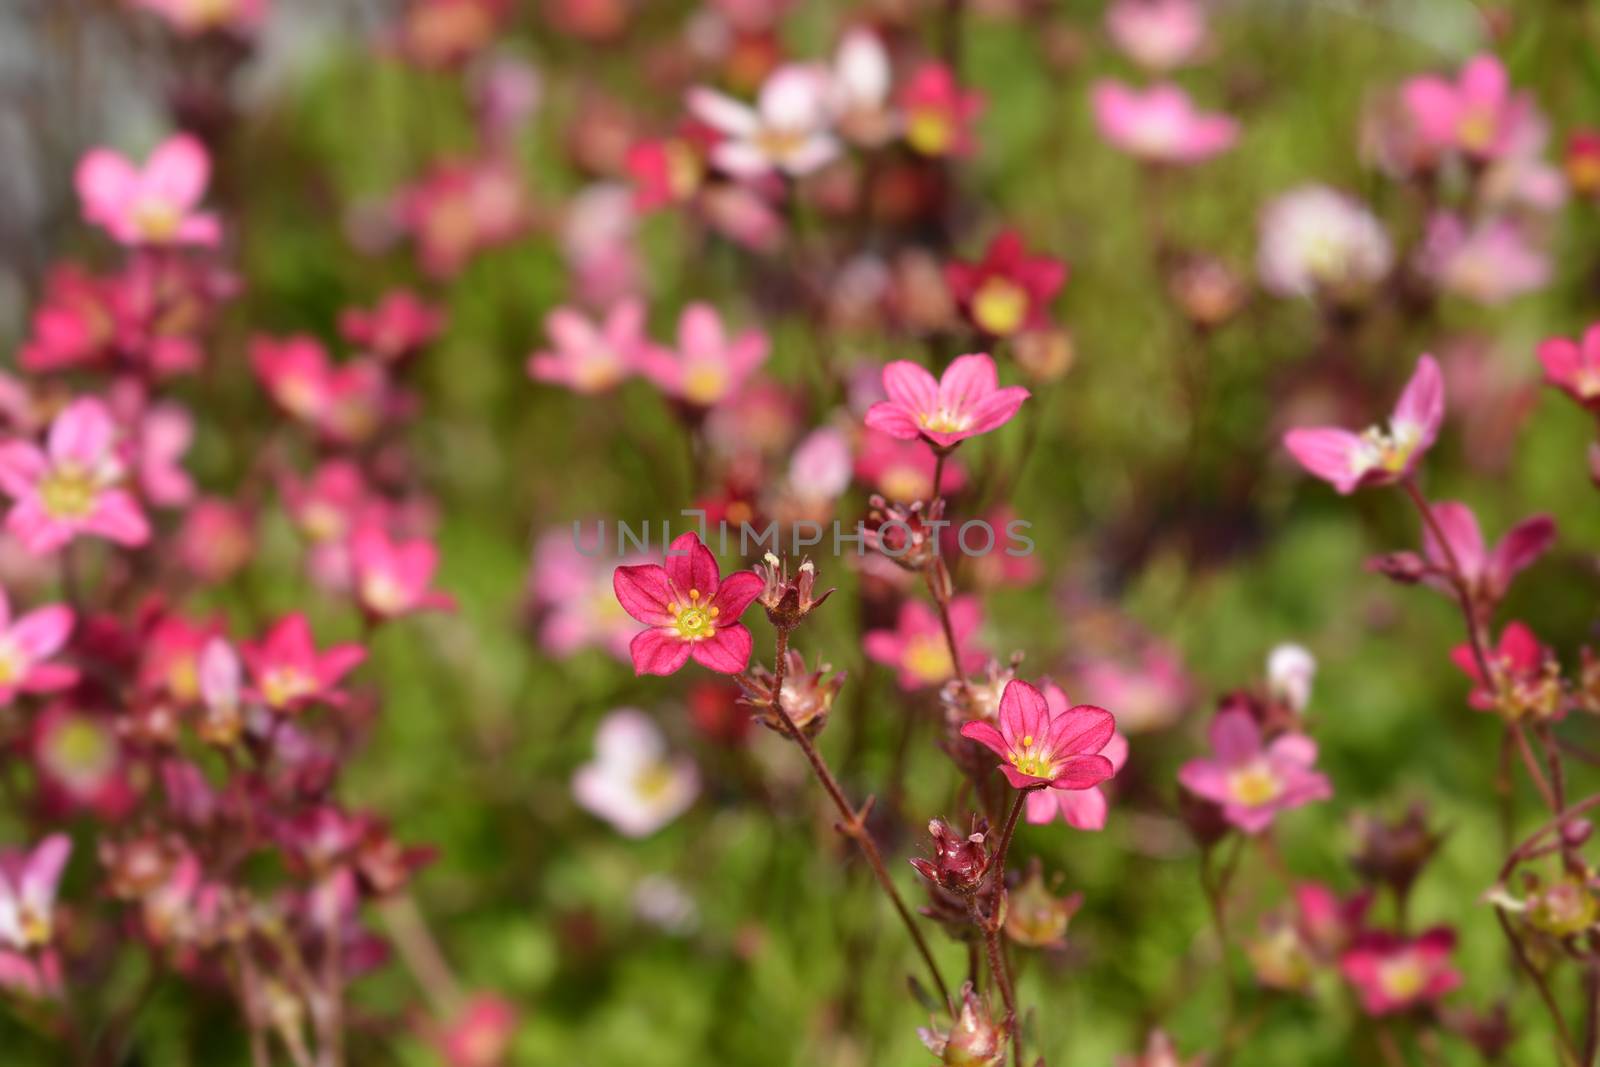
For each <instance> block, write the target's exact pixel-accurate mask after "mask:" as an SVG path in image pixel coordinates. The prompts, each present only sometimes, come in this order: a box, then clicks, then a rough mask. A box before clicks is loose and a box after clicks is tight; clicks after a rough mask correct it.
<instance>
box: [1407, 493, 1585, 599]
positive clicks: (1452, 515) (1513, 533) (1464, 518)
mask: <svg viewBox="0 0 1600 1067" xmlns="http://www.w3.org/2000/svg"><path fill="white" fill-rule="evenodd" d="M1433 516H1434V518H1435V519H1436V520H1437V521H1438V523H1439V528H1440V530H1441V531H1442V532H1443V533H1444V539H1445V542H1446V543H1447V544H1448V545H1449V549H1450V551H1449V553H1448V554H1447V553H1446V551H1445V546H1444V545H1441V544H1440V543H1439V540H1438V539H1437V538H1436V537H1434V536H1433V528H1432V527H1431V526H1428V525H1426V524H1424V526H1423V528H1422V545H1423V551H1424V553H1425V555H1426V556H1427V559H1428V563H1430V564H1431V565H1432V566H1433V568H1434V569H1435V572H1436V573H1435V574H1434V575H1432V576H1430V579H1429V580H1430V581H1431V582H1432V584H1434V585H1436V586H1438V587H1440V588H1442V589H1445V590H1446V591H1447V592H1448V591H1450V590H1449V588H1448V586H1447V583H1446V582H1445V580H1444V578H1443V577H1442V574H1443V573H1444V572H1445V571H1447V570H1448V569H1449V564H1450V559H1451V557H1454V559H1455V562H1456V563H1457V564H1459V565H1460V567H1461V571H1462V575H1461V576H1462V577H1463V578H1465V579H1466V582H1467V585H1468V587H1469V588H1470V589H1471V590H1472V591H1473V593H1474V594H1475V595H1476V596H1477V597H1479V598H1481V599H1483V600H1485V601H1487V602H1489V603H1495V602H1498V601H1499V600H1501V599H1502V598H1503V597H1504V596H1505V595H1506V590H1507V589H1508V588H1509V587H1510V585H1511V579H1513V578H1515V577H1516V576H1517V575H1518V574H1520V573H1521V572H1522V571H1524V570H1527V569H1528V568H1529V567H1531V566H1533V564H1534V562H1535V561H1537V560H1538V558H1539V557H1540V556H1542V555H1544V554H1545V552H1546V551H1548V550H1549V548H1550V546H1551V545H1552V544H1553V543H1555V539H1556V524H1555V520H1553V519H1551V518H1550V516H1548V515H1535V516H1533V517H1532V518H1528V519H1524V520H1523V521H1521V522H1519V523H1517V524H1516V525H1515V526H1513V527H1512V528H1511V529H1510V530H1508V531H1506V535H1505V537H1504V538H1502V539H1501V541H1500V543H1499V544H1497V545H1495V546H1494V548H1493V549H1492V550H1491V549H1487V548H1485V546H1484V543H1483V531H1482V530H1481V529H1480V528H1479V527H1478V518H1477V516H1475V515H1474V514H1473V513H1472V509H1471V508H1469V507H1467V505H1465V504H1462V503H1459V502H1457V501H1454V500H1439V501H1434V503H1433Z"/></svg>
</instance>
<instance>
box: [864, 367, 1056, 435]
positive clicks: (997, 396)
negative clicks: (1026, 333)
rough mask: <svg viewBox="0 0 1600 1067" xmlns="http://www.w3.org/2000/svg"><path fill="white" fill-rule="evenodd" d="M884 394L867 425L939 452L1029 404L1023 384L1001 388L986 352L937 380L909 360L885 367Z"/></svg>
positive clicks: (1000, 423) (994, 425)
mask: <svg viewBox="0 0 1600 1067" xmlns="http://www.w3.org/2000/svg"><path fill="white" fill-rule="evenodd" d="M883 389H884V392H885V393H887V394H888V397H889V399H888V400H885V401H882V402H880V403H877V404H874V405H872V407H870V408H868V409H867V416H866V423H867V425H868V426H869V427H871V428H872V429H874V430H881V431H882V432H883V433H886V434H888V435H889V436H891V437H898V438H901V439H902V440H911V439H913V438H916V437H922V438H924V439H925V440H927V441H928V442H929V443H930V444H932V445H934V446H935V447H937V448H949V447H950V446H952V445H954V444H957V443H958V442H961V441H965V440H966V439H967V438H969V437H975V436H977V435H978V434H980V433H988V432H989V431H990V430H994V429H998V428H999V427H1001V426H1004V425H1005V424H1006V423H1007V422H1010V421H1011V417H1012V416H1013V415H1015V414H1016V413H1017V409H1018V408H1020V407H1021V406H1022V402H1023V401H1024V400H1026V399H1028V391H1027V390H1026V389H1024V388H1022V387H1021V386H1020V385H1011V386H1007V387H1006V388H1004V389H1002V388H1000V382H999V377H998V376H997V375H996V373H995V367H994V360H992V359H990V358H989V356H988V354H987V353H976V354H969V355H965V356H959V357H957V358H956V360H955V361H954V362H952V363H951V364H950V366H948V367H946V368H945V372H944V374H943V375H941V376H940V377H939V378H937V379H936V378H934V376H933V375H932V374H929V373H928V372H927V371H926V370H924V369H923V368H922V367H920V366H918V365H917V364H915V363H912V362H911V361H910V360H904V359H900V360H895V361H894V362H893V363H890V364H889V365H888V366H886V367H884V368H883Z"/></svg>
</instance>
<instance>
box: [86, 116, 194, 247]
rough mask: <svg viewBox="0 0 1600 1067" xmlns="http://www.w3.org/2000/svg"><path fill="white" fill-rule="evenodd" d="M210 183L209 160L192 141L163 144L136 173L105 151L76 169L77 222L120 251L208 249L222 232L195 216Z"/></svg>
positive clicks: (174, 140)
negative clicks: (122, 247) (103, 236)
mask: <svg viewBox="0 0 1600 1067" xmlns="http://www.w3.org/2000/svg"><path fill="white" fill-rule="evenodd" d="M210 180H211V157H210V156H208V155H207V154H206V150H205V146H204V145H202V144H201V143H200V142H199V141H198V140H196V139H195V138H194V137H191V136H189V135H188V134H186V133H180V134H177V135H176V136H173V137H169V138H168V139H167V140H165V141H163V142H162V143H161V144H160V145H159V146H157V148H156V150H155V151H154V152H152V153H151V154H150V159H149V160H148V161H147V162H146V163H145V165H144V167H143V168H142V169H141V168H139V167H136V166H134V165H133V164H132V163H131V162H129V161H128V159H127V158H126V157H124V156H122V155H119V154H118V153H116V152H113V151H111V150H110V149H108V148H96V149H94V150H93V151H92V152H89V153H88V154H87V155H85V156H84V157H83V159H82V160H80V161H79V163H78V171H77V175H76V182H77V187H78V198H79V199H80V200H82V201H83V218H84V221H86V222H92V223H94V224H95V225H97V226H100V227H101V228H103V229H104V230H105V231H106V232H107V233H109V234H111V236H112V237H114V238H115V239H116V240H117V241H118V242H119V243H120V244H125V245H173V244H194V245H214V244H216V243H217V241H218V240H220V239H221V236H222V230H221V227H220V225H219V224H218V222H217V217H216V216H215V215H210V214H205V213H196V212H195V210H194V209H195V206H196V205H197V204H199V202H200V198H201V197H202V196H204V195H205V191H206V183H207V182H209V181H210Z"/></svg>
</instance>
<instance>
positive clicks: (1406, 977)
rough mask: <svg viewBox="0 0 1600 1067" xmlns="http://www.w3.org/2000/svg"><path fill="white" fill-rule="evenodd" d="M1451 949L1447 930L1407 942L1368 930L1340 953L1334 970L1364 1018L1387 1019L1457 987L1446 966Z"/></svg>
mask: <svg viewBox="0 0 1600 1067" xmlns="http://www.w3.org/2000/svg"><path fill="white" fill-rule="evenodd" d="M1455 947H1456V935H1455V933H1454V931H1452V930H1450V929H1449V928H1448V927H1443V926H1436V927H1434V928H1433V929H1431V930H1429V931H1427V932H1426V933H1423V934H1421V935H1419V936H1417V937H1413V938H1406V937H1401V936H1399V935H1398V934H1391V933H1386V932H1383V931H1376V930H1374V931H1370V932H1368V933H1365V934H1362V935H1361V936H1360V937H1358V938H1357V939H1356V942H1355V944H1354V945H1352V946H1351V947H1350V948H1349V949H1348V950H1346V951H1345V954H1344V955H1343V956H1342V957H1340V959H1339V970H1340V971H1341V972H1343V974H1344V977H1345V981H1347V982H1349V983H1350V984H1351V985H1352V986H1354V987H1355V991H1356V994H1357V996H1359V997H1360V999H1361V1007H1362V1008H1363V1009H1364V1010H1365V1011H1366V1012H1367V1014H1369V1015H1390V1014H1393V1013H1394V1012H1398V1011H1405V1010H1406V1009H1408V1008H1413V1007H1416V1006H1417V1005H1419V1004H1431V1003H1433V1002H1434V1001H1436V1000H1439V999H1440V998H1441V997H1443V996H1444V995H1445V994H1447V993H1449V992H1450V991H1451V990H1453V989H1455V988H1456V987H1457V986H1459V985H1460V984H1461V973H1460V972H1459V971H1457V970H1456V969H1455V968H1454V967H1453V966H1451V964H1450V954H1451V953H1452V952H1453V951H1455Z"/></svg>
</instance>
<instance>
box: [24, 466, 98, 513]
mask: <svg viewBox="0 0 1600 1067" xmlns="http://www.w3.org/2000/svg"><path fill="white" fill-rule="evenodd" d="M98 492H99V486H98V485H97V484H96V482H95V478H94V476H93V475H92V474H91V473H90V472H88V471H86V470H84V469H83V468H82V467H79V466H77V465H76V464H72V463H63V464H61V465H60V466H58V467H56V468H55V469H54V470H52V471H51V472H50V473H49V474H46V475H45V476H44V478H43V479H41V480H40V482H39V501H40V503H42V504H43V505H44V510H45V511H47V512H48V513H49V514H50V516H51V517H52V518H57V519H82V518H86V517H87V516H88V515H89V513H90V512H92V511H94V502H95V497H96V496H97V495H98Z"/></svg>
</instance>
